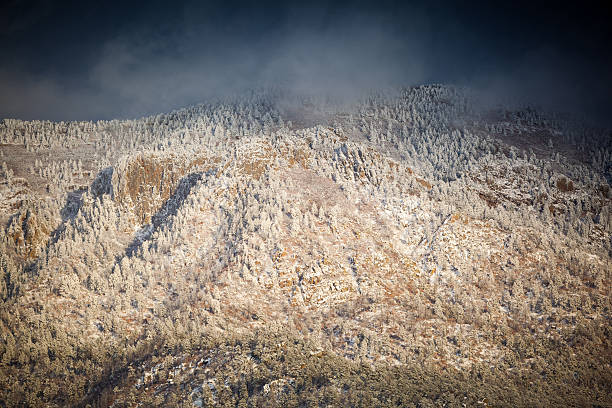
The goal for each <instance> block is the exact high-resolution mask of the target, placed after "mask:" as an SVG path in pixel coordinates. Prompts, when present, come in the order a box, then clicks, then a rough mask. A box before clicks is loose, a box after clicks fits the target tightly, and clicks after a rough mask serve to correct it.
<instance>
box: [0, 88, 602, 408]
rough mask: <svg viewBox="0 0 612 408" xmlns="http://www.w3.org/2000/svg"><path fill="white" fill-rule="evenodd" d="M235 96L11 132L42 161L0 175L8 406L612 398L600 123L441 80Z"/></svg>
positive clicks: (579, 401)
mask: <svg viewBox="0 0 612 408" xmlns="http://www.w3.org/2000/svg"><path fill="white" fill-rule="evenodd" d="M252 98H253V99H245V100H241V101H237V102H236V103H235V104H229V105H227V104H226V105H223V104H212V105H202V106H197V107H193V108H189V109H185V110H183V111H179V112H176V113H173V114H169V115H160V116H157V117H151V118H145V119H141V120H138V121H124V122H119V121H112V122H97V123H69V124H65V125H63V127H57V126H56V127H54V126H55V125H52V124H49V123H46V122H17V121H5V122H3V123H2V127H0V130H1V132H0V142H2V143H5V144H3V145H0V151H2V149H8V147H6V146H9V147H10V149H15V147H14V146H15V145H16V144H18V143H21V144H23V143H31V144H32V145H31V146H28V149H27V152H34V153H36V155H38V156H37V158H36V159H35V161H34V166H32V168H31V169H30V172H29V173H27V171H24V169H22V168H20V167H19V165H18V162H16V161H9V163H8V164H7V165H5V166H4V167H3V173H2V175H3V177H4V179H2V180H0V187H1V188H3V189H4V190H2V191H7V192H12V193H11V194H10V195H9V194H5V195H4V194H3V195H2V197H0V208H1V209H2V211H4V212H5V213H3V214H2V217H3V219H7V220H9V221H7V224H5V227H4V231H3V234H2V237H1V238H2V239H1V240H0V273H1V274H2V277H3V280H1V281H0V282H1V285H0V289H1V290H2V293H1V295H2V296H1V297H0V298H1V299H2V304H1V306H0V307H1V308H0V318H1V320H0V324H1V326H0V327H1V328H2V333H1V334H2V337H1V339H2V342H0V356H1V358H2V365H0V382H1V384H2V386H1V387H0V400H2V401H7V405H20V404H22V405H23V403H24V401H27V403H28V404H31V405H45V404H46V405H58V406H63V405H82V406H86V405H87V404H91V405H98V406H109V405H112V404H115V406H122V405H130V404H132V403H133V402H134V403H135V401H139V402H140V403H142V404H143V405H147V406H148V405H158V406H173V405H177V404H178V403H179V401H182V402H185V401H187V402H193V404H194V405H195V406H209V405H215V404H217V405H223V404H226V405H227V404H228V403H229V404H230V405H232V406H235V405H238V406H242V405H244V404H247V405H248V404H252V405H255V406H259V405H264V404H271V405H273V406H305V405H308V404H309V403H312V402H313V401H318V402H319V403H320V402H321V401H323V403H324V404H327V405H345V406H360V405H365V404H367V405H385V404H386V405H391V406H408V405H410V404H415V405H417V404H420V405H427V404H432V403H438V404H449V405H461V404H467V405H476V404H478V403H480V404H489V403H490V404H492V405H504V404H507V403H508V401H518V402H517V404H516V405H528V406H529V405H531V406H533V405H556V404H561V403H567V404H575V405H585V404H587V405H588V404H595V405H605V404H609V403H610V395H612V392H611V391H612V390H610V384H611V383H612V377H611V375H610V373H611V372H612V370H611V369H610V368H611V367H610V366H609V361H611V359H612V339H611V337H610V330H609V329H608V327H609V325H608V324H607V322H608V321H609V319H610V310H611V308H610V306H611V305H610V291H609V288H610V282H611V279H612V276H611V270H612V268H611V263H610V261H611V244H612V243H611V240H610V236H611V234H610V232H611V231H612V216H611V211H610V207H611V203H610V201H611V200H610V187H609V183H610V173H609V169H610V165H609V160H610V158H611V157H612V156H611V146H610V141H609V140H608V139H605V137H602V135H605V133H598V131H597V130H596V129H592V128H588V127H584V126H582V125H578V124H576V123H573V122H561V121H556V119H554V117H553V118H552V119H544V118H543V116H541V115H539V114H536V112H534V111H532V110H528V111H525V112H523V113H520V114H519V113H513V112H501V113H500V112H497V113H496V114H495V115H492V114H490V113H486V114H484V113H482V112H478V111H476V110H474V109H473V108H471V105H470V103H471V102H470V99H469V98H468V97H467V96H465V94H464V93H462V91H460V90H457V89H453V88H448V87H442V86H430V87H418V88H412V89H409V90H404V91H403V92H402V93H401V95H400V96H394V97H373V98H371V99H370V100H368V101H365V102H364V103H361V104H357V105H356V106H354V107H353V108H351V109H349V110H348V111H346V112H339V111H329V109H331V107H330V106H329V105H325V104H319V105H316V104H312V103H311V102H308V103H305V102H304V101H303V100H302V99H300V98H298V97H296V101H295V103H293V104H291V106H292V108H291V109H290V110H287V109H286V108H284V107H283V104H282V103H281V102H282V101H285V102H286V96H284V97H283V98H279V96H278V95H276V94H274V93H272V94H263V95H259V96H256V97H255V96H252ZM300 104H302V105H303V108H300V109H296V108H295V106H298V105H300ZM310 110H312V112H310ZM326 110H328V111H326ZM315 111H316V112H315ZM322 112H325V113H322ZM299 115H302V116H303V118H301V119H300V117H298V116H299ZM492 117H494V118H496V119H495V120H492V119H491V118H492ZM313 118H316V119H317V121H319V122H318V123H314V124H313V123H312V120H314V119H313ZM289 120H291V121H293V122H295V123H296V124H302V125H304V126H298V125H294V123H292V122H289ZM311 125H312V126H311ZM306 126H307V127H306ZM37 129H38V130H37ZM43 130H44V131H43ZM28 132H30V133H28ZM51 134H52V135H54V136H53V137H50V135H51ZM535 134H546V135H547V136H550V137H552V138H555V139H554V142H551V143H549V144H544V145H541V144H538V143H535V142H534V148H535V149H536V151H537V152H538V155H537V156H536V154H535V153H533V152H528V151H526V150H519V149H517V146H518V147H519V148H525V147H526V146H525V143H526V140H531V139H533V135H535ZM37 135H43V136H40V137H42V139H40V140H39V139H37V137H38V136H37ZM56 139H57V140H56ZM577 140H581V141H584V143H586V144H585V145H581V146H583V147H581V148H580V150H581V152H582V153H581V155H580V158H581V159H580V160H581V161H578V160H577V159H576V157H577V156H575V155H570V154H569V153H568V150H561V151H555V150H553V149H552V147H548V146H549V145H551V146H567V145H571V144H572V143H573V141H577ZM516 141H520V143H518V142H516ZM514 142H516V143H515V145H516V146H515V145H513V144H512V143H514ZM11 143H12V144H11ZM581 143H583V142H581ZM587 145H588V148H587V147H586V146H587ZM67 148H70V149H75V151H77V152H80V154H81V156H80V157H79V158H78V160H75V159H70V160H66V159H65V158H64V157H65V156H64V154H66V151H65V150H63V149H67ZM589 149H590V150H589ZM587 152H588V153H587ZM561 153H563V154H561ZM24 154H25V153H24ZM9 167H10V168H9ZM15 174H18V175H27V174H29V176H27V179H25V178H24V179H23V180H24V182H25V183H28V184H27V185H28V186H29V187H28V189H27V190H24V189H23V188H21V187H19V186H20V185H22V184H23V183H22V184H19V185H18V184H16V183H15V177H14V175H15ZM42 177H50V178H51V182H50V183H49V184H48V185H45V184H44V183H42V182H41V180H39V178H42ZM23 185H25V184H23ZM41 186H44V187H43V188H41ZM83 186H86V187H83ZM15 194H20V195H19V197H22V196H23V200H21V201H16V200H15V197H16V195H15ZM26 198H27V200H26ZM43 378H46V379H48V380H46V382H43V381H42V380H41V379H43ZM526 384H529V385H526ZM568 401H569V402H568Z"/></svg>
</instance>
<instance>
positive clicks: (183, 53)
mask: <svg viewBox="0 0 612 408" xmlns="http://www.w3.org/2000/svg"><path fill="white" fill-rule="evenodd" d="M89 3H90V2H83V1H78V2H61V1H45V0H37V1H23V0H13V1H9V2H8V3H6V2H5V3H3V5H2V6H0V53H1V57H0V118H3V117H17V118H23V119H53V120H69V119H109V118H130V117H139V116H142V115H146V114H152V113H159V112H165V111H169V110H173V109H176V108H180V107H183V106H186V105H189V104H193V103H197V102H202V101H206V100H207V99H209V98H211V97H215V96H218V95H227V94H233V93H235V92H240V91H241V90H243V89H246V88H253V87H260V86H267V85H280V86H285V87H290V88H292V89H296V90H298V91H301V92H311V93H331V94H335V95H340V96H343V97H351V96H355V95H359V94H360V93H361V92H364V91H367V90H369V89H375V88H381V87H388V86H399V85H414V84H421V83H431V82H441V83H451V84H459V85H469V86H472V87H475V88H478V89H480V90H484V91H486V92H487V93H488V94H489V96H491V97H501V96H510V97H514V98H520V99H523V100H526V101H528V102H529V103H532V104H537V105H543V106H546V107H549V108H554V109H559V110H568V111H574V112H577V113H584V114H587V115H590V116H592V117H595V118H597V119H599V120H610V118H612V108H611V107H612V103H611V101H610V99H611V98H610V96H611V95H612V73H611V72H612V63H611V62H612V59H611V58H612V57H611V53H610V51H609V47H608V46H606V44H607V42H608V41H610V40H611V36H610V30H609V29H608V28H607V25H608V24H609V21H610V18H611V17H612V16H611V15H610V13H606V12H604V10H603V9H593V8H589V7H590V6H588V5H584V4H582V3H581V4H580V7H578V5H576V6H571V7H570V6H561V5H559V4H557V5H555V4H554V3H550V5H546V4H544V3H542V2H525V3H524V4H521V3H520V2H515V1H513V2H507V4H506V5H505V6H502V7H498V6H492V5H491V4H490V3H495V2H490V1H489V2H482V3H477V2H476V3H475V2H471V3H470V5H469V6H456V5H455V6H451V5H446V6H443V5H442V4H443V3H438V2H427V1H423V2H416V3H412V4H409V3H408V2H405V1H402V2H387V1H373V2H346V1H340V2H333V4H331V5H326V4H324V3H316V2H315V3H312V2H304V3H309V5H308V6H300V5H295V4H291V3H289V2H278V3H274V2H263V1H256V2H255V1H254V2H233V1H224V2H216V3H215V2H200V1H192V2H182V3H180V4H179V3H178V2H161V1H147V2H138V3H137V2H127V1H126V2H116V3H114V2H111V1H105V2H96V4H95V5H92V4H89ZM330 3H332V2H330ZM429 3H436V5H430V4H429ZM535 3H538V4H535ZM549 6H550V7H549Z"/></svg>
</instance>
